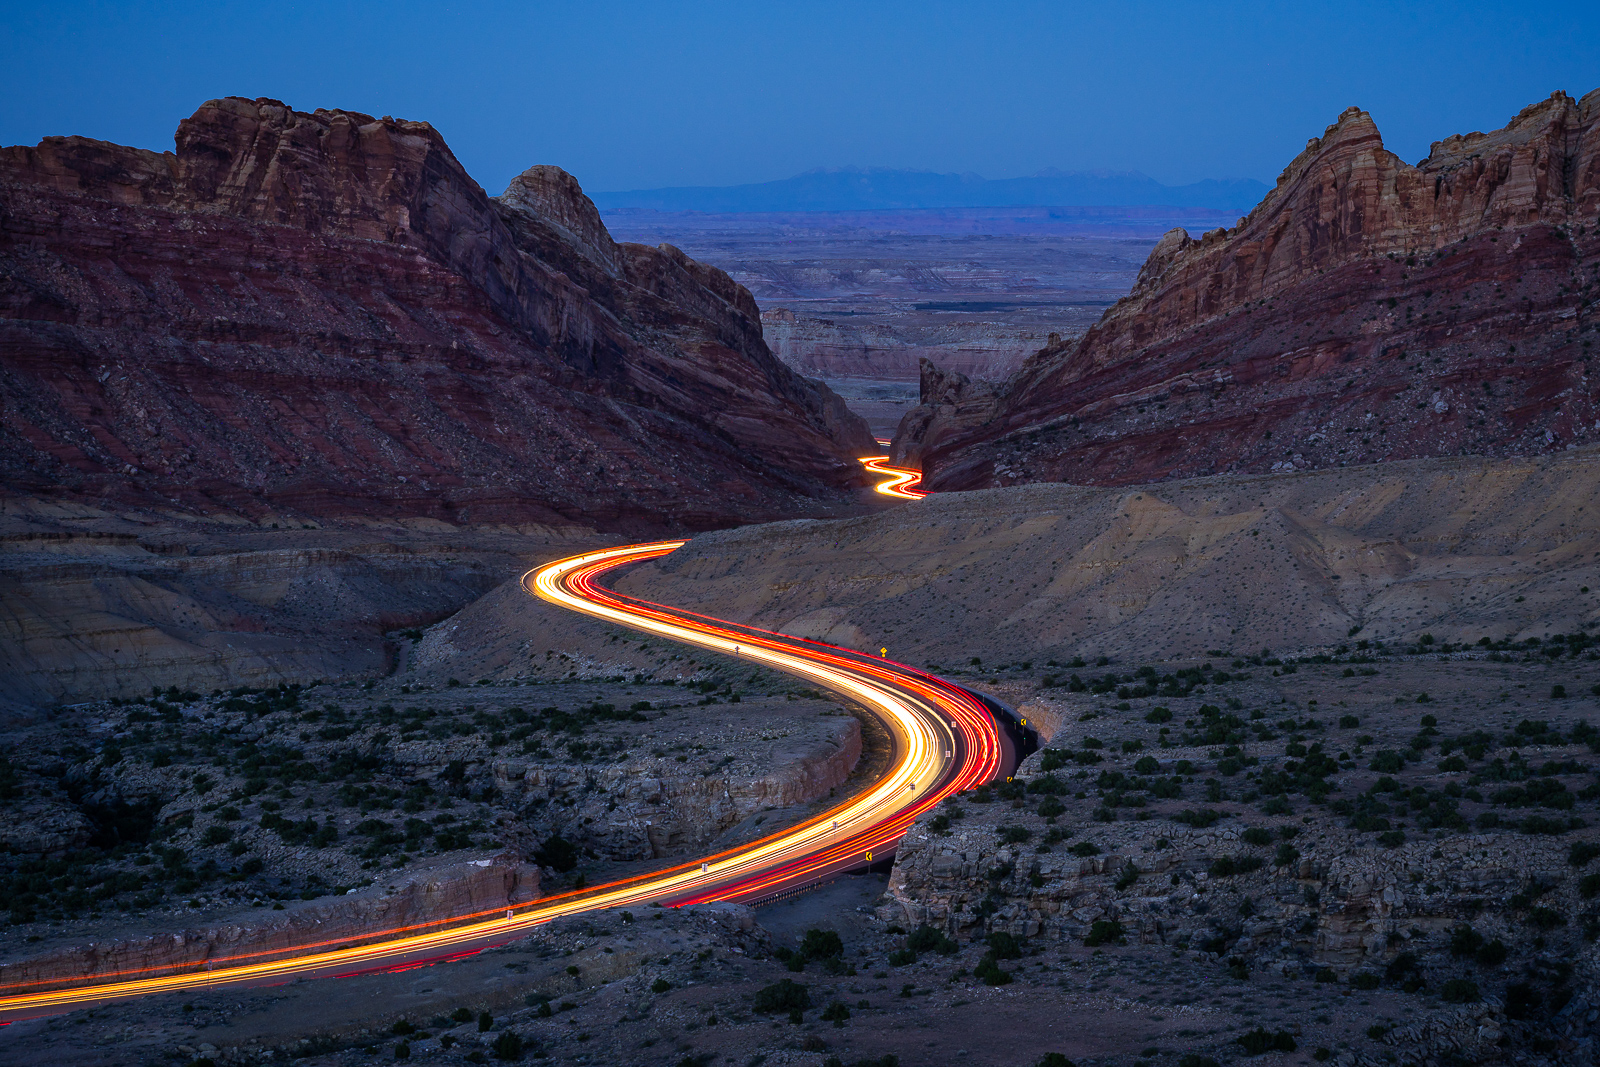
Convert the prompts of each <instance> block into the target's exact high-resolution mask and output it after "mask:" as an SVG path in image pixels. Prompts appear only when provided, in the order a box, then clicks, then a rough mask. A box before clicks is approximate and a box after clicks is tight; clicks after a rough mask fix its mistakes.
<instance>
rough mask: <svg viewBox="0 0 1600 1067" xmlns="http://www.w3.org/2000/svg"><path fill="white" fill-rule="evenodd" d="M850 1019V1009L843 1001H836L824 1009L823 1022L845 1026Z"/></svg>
mask: <svg viewBox="0 0 1600 1067" xmlns="http://www.w3.org/2000/svg"><path fill="white" fill-rule="evenodd" d="M848 1018H850V1008H849V1007H848V1006H847V1005H846V1004H845V1003H844V1002H843V1001H840V1000H836V1001H834V1002H833V1003H832V1004H829V1005H828V1006H827V1007H826V1008H823V1009H822V1021H823V1022H825V1023H833V1024H834V1025H835V1026H843V1025H844V1023H845V1020H846V1019H848Z"/></svg>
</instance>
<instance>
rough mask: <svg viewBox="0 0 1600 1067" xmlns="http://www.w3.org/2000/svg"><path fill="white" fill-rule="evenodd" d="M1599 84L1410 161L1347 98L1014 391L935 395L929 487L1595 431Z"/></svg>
mask: <svg viewBox="0 0 1600 1067" xmlns="http://www.w3.org/2000/svg"><path fill="white" fill-rule="evenodd" d="M1597 274H1600V90H1597V91H1596V92H1592V93H1590V94H1589V95H1587V96H1585V97H1584V98H1583V99H1582V100H1573V99H1572V98H1570V97H1569V96H1567V95H1566V94H1565V93H1556V94H1554V95H1552V96H1551V97H1550V98H1549V99H1548V100H1546V101H1543V102H1541V103H1539V104H1536V105H1533V106H1532V107H1529V108H1526V109H1524V110H1523V111H1522V112H1521V113H1520V114H1518V115H1517V116H1516V117H1515V118H1514V119H1513V120H1512V121H1511V123H1510V124H1509V125H1507V126H1506V127H1505V128H1504V129H1502V130H1498V131H1496V132H1494V133H1491V134H1480V133H1474V134H1469V135H1467V136H1465V137H1461V136H1457V137H1451V138H1449V139H1448V140H1445V141H1441V142H1438V143H1436V144H1435V145H1434V146H1433V150H1432V152H1431V153H1430V154H1429V156H1428V158H1427V159H1425V160H1423V161H1422V162H1421V163H1419V164H1417V165H1416V166H1411V165H1408V164H1406V163H1405V162H1403V161H1402V160H1400V159H1399V158H1398V157H1396V156H1395V155H1394V154H1393V153H1391V152H1389V151H1387V150H1386V149H1385V148H1384V147H1383V142H1382V139H1381V138H1380V137H1379V134H1378V130H1377V127H1376V126H1375V125H1374V124H1373V122H1372V119H1371V118H1370V117H1369V116H1368V115H1367V114H1366V113H1365V112H1363V111H1360V110H1358V109H1355V108H1351V109H1350V110H1348V111H1346V112H1345V113H1344V114H1343V115H1342V116H1340V118H1339V121H1338V122H1336V123H1335V124H1334V125H1332V126H1330V127H1328V129H1327V131H1326V132H1325V133H1324V135H1323V136H1322V137H1320V138H1313V139H1312V140H1311V141H1310V142H1309V143H1308V144H1307V146H1306V149H1305V151H1304V152H1302V153H1301V154H1300V155H1299V156H1298V157H1297V158H1296V159H1295V160H1294V161H1293V162H1292V163H1290V164H1289V166H1288V167H1287V168H1286V169H1285V170H1284V172H1283V174H1282V175H1281V176H1280V177H1279V179H1278V184H1277V187H1276V188H1275V189H1274V190H1273V191H1272V192H1271V193H1269V194H1268V195H1267V196H1266V198H1265V199H1263V200H1262V202H1261V204H1260V205H1259V206H1257V207H1256V208H1255V210H1253V211H1252V212H1251V213H1250V214H1249V216H1248V217H1246V218H1242V219H1240V220H1239V222H1238V224H1237V225H1236V226H1234V227H1232V228H1231V229H1217V230H1213V231H1211V232H1209V233H1207V234H1205V235H1204V236H1203V237H1202V238H1201V239H1199V240H1194V239H1192V238H1191V237H1190V236H1189V234H1188V233H1187V232H1185V231H1183V230H1174V231H1172V232H1171V233H1169V234H1167V236H1166V237H1165V238H1163V239H1162V241H1161V242H1160V243H1159V244H1158V245H1157V246H1156V248H1155V250H1154V251H1153V252H1152V253H1151V255H1150V259H1149V261H1148V262H1147V263H1146V264H1145V267H1144V269H1143V270H1142V271H1141V272H1140V275H1139V279H1138V282H1137V284H1136V285H1135V287H1134V291H1133V293H1132V294H1131V295H1129V296H1128V297H1127V298H1125V299H1123V300H1122V301H1120V302H1118V304H1117V305H1116V306H1115V307H1113V308H1112V309H1111V310H1110V311H1108V312H1107V313H1106V314H1105V316H1104V317H1103V318H1102V319H1101V320H1100V322H1099V324H1098V325H1096V326H1095V327H1094V328H1093V329H1091V330H1090V331H1089V332H1088V333H1087V334H1086V335H1085V336H1084V337H1083V338H1082V339H1081V340H1077V341H1074V342H1070V343H1063V344H1057V345H1051V346H1047V347H1046V348H1044V349H1043V350H1041V351H1039V352H1038V353H1036V354H1035V355H1034V356H1032V357H1031V358H1030V359H1029V360H1028V362H1027V363H1026V364H1025V365H1024V366H1023V368H1022V369H1021V370H1020V371H1019V372H1018V373H1017V374H1016V375H1015V376H1014V377H1013V378H1012V379H1010V380H1009V381H1008V382H1007V383H1006V384H1005V386H1004V387H1003V388H1002V390H1001V391H1000V396H999V398H998V402H997V401H996V398H994V397H991V396H988V395H978V396H976V397H973V398H965V397H962V396H937V395H927V396H924V398H923V399H924V408H925V409H926V410H921V411H913V412H910V413H908V415H907V417H906V422H905V423H904V425H903V426H902V429H901V432H900V433H899V434H898V438H899V439H898V440H897V442H896V448H895V452H896V455H897V457H899V458H900V459H902V460H909V461H911V462H921V463H922V464H923V466H924V468H925V470H926V480H927V481H928V482H929V484H930V485H931V486H932V487H933V488H935V489H947V490H948V489H961V488H972V487H977V486H985V485H1005V484H1013V483H1017V482H1028V481H1071V482H1077V483H1085V484H1128V483H1133V482H1140V481H1151V480H1156V479H1162V478H1170V477H1183V476H1188V475H1197V474H1210V473H1218V472H1223V471H1231V470H1238V471H1264V470H1270V469H1285V468H1289V467H1293V468H1297V469H1298V468H1305V467H1320V466H1334V465H1343V464H1347V463H1370V462H1375V461H1383V460H1392V459H1402V458H1412V457H1419V456H1438V455H1455V454H1462V453H1474V454H1487V455H1509V454H1518V453H1527V452H1535V451H1539V450H1542V449H1549V448H1559V447H1564V446H1566V445H1568V444H1572V443H1581V442H1585V441H1589V440H1592V439H1594V437H1595V435H1596V434H1600V402H1597V399H1596V387H1595V385H1594V384H1593V383H1592V382H1591V381H1590V379H1589V376H1588V360H1589V358H1590V357H1592V356H1593V355H1594V334H1595V331H1596V329H1597V325H1600V318H1597V316H1596V311H1595V301H1596V295H1597V292H1596V287H1597V285H1600V281H1597Z"/></svg>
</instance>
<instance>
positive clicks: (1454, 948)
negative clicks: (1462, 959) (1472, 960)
mask: <svg viewBox="0 0 1600 1067" xmlns="http://www.w3.org/2000/svg"><path fill="white" fill-rule="evenodd" d="M1481 948H1483V935H1482V934H1480V933H1478V932H1477V931H1476V930H1474V929H1473V928H1472V927H1470V926H1467V925H1465V924H1463V925H1461V926H1458V927H1456V928H1455V929H1454V930H1451V931H1450V955H1452V956H1475V955H1477V954H1478V950H1479V949H1481Z"/></svg>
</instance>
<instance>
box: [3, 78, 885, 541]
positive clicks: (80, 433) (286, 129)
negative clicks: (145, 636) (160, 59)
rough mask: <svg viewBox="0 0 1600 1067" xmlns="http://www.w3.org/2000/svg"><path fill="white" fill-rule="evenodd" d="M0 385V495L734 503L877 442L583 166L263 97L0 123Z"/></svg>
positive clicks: (851, 477)
mask: <svg viewBox="0 0 1600 1067" xmlns="http://www.w3.org/2000/svg"><path fill="white" fill-rule="evenodd" d="M0 403H3V405H4V412H5V417H4V419H3V420H0V488H3V490H4V491H6V492H8V493H11V494H30V495H37V496H44V497H48V498H67V499H74V500H85V501H93V502H117V503H137V504H143V505H147V506H149V505H157V506H164V507H173V506H177V507H180V508H182V509H185V510H187V511H191V512H192V511H198V512H200V513H202V514H208V515H212V514H214V515H222V514H228V515H233V514H240V513H242V514H245V515H247V516H250V517H252V518H257V519H260V518H261V517H262V516H265V515H272V516H276V515H278V514H280V513H281V514H283V515H285V516H294V517H315V518H321V519H329V518H334V519H337V518H350V517H395V516H410V517H415V516H421V517H429V518H435V519H445V520H448V521H451V522H456V523H484V522H519V523H520V522H541V523H551V524H558V525H559V524H567V523H571V522H573V521H574V520H581V521H582V523H583V524H585V525H599V526H602V527H611V528H632V527H639V526H644V525H653V526H668V527H679V528H681V527H705V526H715V525H724V524H727V523H729V522H736V521H743V520H748V519H751V518H757V517H764V516H773V515H783V514H795V513H799V512H806V511H812V512H814V511H816V510H817V509H818V507H819V506H820V505H821V502H824V501H827V500H829V499H839V498H841V497H842V494H843V493H844V491H845V490H847V489H850V488H852V487H853V486H855V485H856V484H858V479H859V475H858V467H857V465H856V463H855V456H856V455H857V454H859V453H860V452H861V451H862V450H863V449H869V448H870V447H871V440H870V438H869V436H868V434H867V431H866V428H865V426H864V425H863V424H862V423H861V422H860V420H859V419H857V418H855V417H854V416H853V415H851V414H850V413H849V412H848V411H847V410H846V409H845V408H844V406H843V404H842V402H840V401H839V400H838V398H837V397H835V396H834V395H833V394H832V393H830V392H829V391H828V390H827V389H826V388H824V387H822V386H820V385H819V384H817V383H815V382H811V381H808V380H806V379H804V378H802V377H800V376H799V375H797V374H795V373H794V372H793V371H791V370H790V369H789V368H787V367H786V366H785V365H784V364H782V363H781V362H780V361H778V360H777V359H776V358H774V357H773V356H772V354H771V352H770V351H769V350H768V349H767V347H766V345H765V343H764V342H763V341H762V337H761V325H760V321H759V313H758V311H757V308H756V305H755V302H754V301H753V300H752V299H751V297H750V294H749V293H748V292H747V291H746V290H745V289H744V288H743V287H741V286H739V285H737V284H735V283H734V282H733V281H731V280H730V279H729V278H728V276H727V275H726V274H724V273H723V272H722V271H720V270H717V269H715V268H713V267H708V266H705V265H704V264H701V263H697V262H695V261H694V260H692V259H689V258H688V257H687V256H685V255H683V254H682V253H681V252H679V251H678V250H677V249H675V248H672V247H671V246H666V245H664V246H662V247H660V248H646V247H644V246H640V245H628V244H621V245H619V244H616V243H615V242H613V241H612V240H611V238H610V236H609V235H608V234H607V232H606V229H605V226H604V225H603V224H602V223H601V221H600V217H599V214H598V213H597V212H596V211H595V209H594V206H593V204H591V203H590V202H589V200H588V199H587V198H586V197H585V196H584V195H583V193H582V191H581V190H580V189H579V187H578V184H577V182H576V181H574V180H573V179H572V178H571V176H569V175H567V174H565V173H563V172H562V171H560V170H558V169H556V168H554V167H533V168H530V169H529V170H528V171H526V172H525V173H523V174H522V175H520V176H519V177H517V178H516V179H515V180H514V181H513V182H512V183H511V186H510V187H509V188H508V189H507V190H506V192H505V193H504V195H502V196H500V197H498V198H491V197H489V196H488V195H487V194H485V193H484V191H483V190H482V189H480V188H479V187H478V185H477V184H476V183H475V182H474V181H473V180H472V179H471V178H470V177H469V176H468V175H467V173H466V172H465V171H464V170H463V169H462V167H461V165H460V163H458V162H457V161H456V159H455V157H454V156H453V155H452V154H451V152H450V149H449V148H448V147H447V146H446V144H445V142H444V140H443V138H442V137H440V136H439V134H438V133H437V132H436V131H435V130H434V129H433V128H432V127H431V126H429V125H427V124H426V123H422V122H408V121H399V120H394V119H391V118H388V117H385V118H382V119H374V118H372V117H370V116H367V115H361V114H356V113H354V112H346V111H323V110H319V111H317V112H315V113H312V114H306V113H303V112H298V111H294V110H291V109H290V108H288V107H286V106H284V105H283V104H281V103H279V102H277V101H273V100H266V99H261V100H255V101H250V100H243V99H238V98H229V99H225V100H213V101H210V102H208V103H206V104H205V105H204V106H203V107H201V108H200V110H199V111H197V112H196V113H195V114H194V115H193V116H192V117H191V118H189V119H187V120H185V121H184V122H183V123H182V124H181V125H180V126H179V129H178V133H177V145H176V151H175V152H169V153H154V152H148V151H143V150H139V149H133V148H124V147H121V146H118V145H112V144H107V143H104V142H99V141H92V140H88V139H85V138H81V137H53V138H47V139H46V140H45V141H43V142H42V143H40V144H39V145H38V146H37V147H34V148H25V147H15V148H7V149H3V150H0Z"/></svg>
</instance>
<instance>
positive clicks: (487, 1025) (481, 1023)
mask: <svg viewBox="0 0 1600 1067" xmlns="http://www.w3.org/2000/svg"><path fill="white" fill-rule="evenodd" d="M492 1029H494V1016H493V1015H490V1014H489V1013H488V1012H486V1011H480V1012H479V1013H478V1033H480V1034H487V1033H488V1032H489V1031H490V1030H492Z"/></svg>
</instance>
